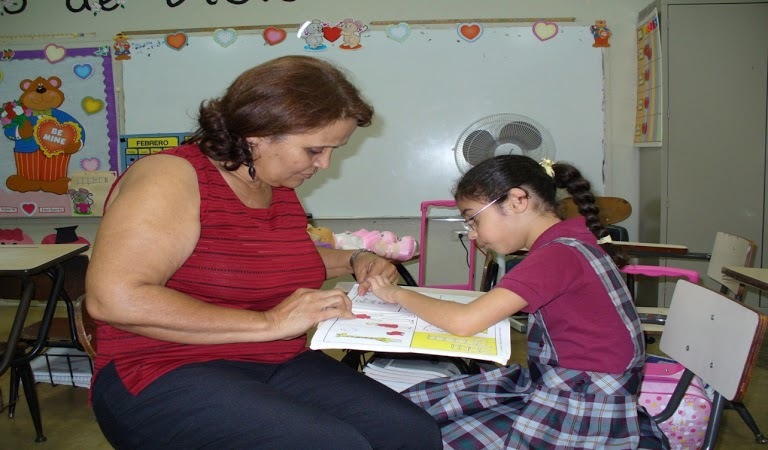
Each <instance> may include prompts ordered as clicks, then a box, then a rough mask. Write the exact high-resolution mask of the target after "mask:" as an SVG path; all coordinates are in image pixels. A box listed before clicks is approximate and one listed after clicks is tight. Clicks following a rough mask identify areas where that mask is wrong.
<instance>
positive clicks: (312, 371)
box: [92, 351, 442, 450]
mask: <svg viewBox="0 0 768 450" xmlns="http://www.w3.org/2000/svg"><path fill="white" fill-rule="evenodd" d="M92 399H93V410H94V412H95V414H96V418H97V420H98V422H99V426H100V427H101V430H102V432H103V433H104V435H105V436H106V438H107V440H109V442H110V444H112V445H113V446H114V447H115V448H118V449H135V448H142V449H149V448H163V449H169V448H185V449H187V448H217V449H221V450H223V449H227V450H229V449H236V448H249V449H254V448H269V449H344V450H352V449H368V448H376V449H388V448H412V449H439V448H442V444H441V436H440V429H439V428H438V426H437V424H436V423H435V422H434V420H433V419H432V417H431V416H429V415H428V414H427V413H426V412H425V411H424V410H422V409H421V408H419V407H417V406H416V405H415V404H413V403H412V402H411V401H410V400H407V399H406V398H404V397H403V396H401V395H400V394H398V393H397V392H395V391H392V390H391V389H389V388H387V387H385V386H384V385H382V384H380V383H378V382H376V381H374V380H372V379H370V378H368V377H366V376H364V375H362V374H360V373H358V372H356V371H354V370H352V369H350V368H349V367H347V366H345V365H343V364H341V363H339V362H338V361H336V360H334V359H332V358H330V357H328V356H327V355H325V354H323V353H321V352H316V351H308V352H305V353H303V354H302V355H300V356H298V357H296V358H295V359H293V360H291V361H289V362H287V363H284V364H280V365H274V364H258V363H244V362H234V361H223V360H218V361H211V362H206V363H195V364H189V365H186V366H183V367H180V368H178V369H176V370H174V371H172V372H170V373H168V374H165V375H163V376H162V377H160V378H158V379H157V380H155V381H154V382H153V383H152V384H150V385H149V386H148V387H147V388H145V389H144V390H142V391H141V392H140V393H139V394H138V395H137V396H133V395H131V394H130V393H129V392H128V391H127V390H126V389H125V387H124V385H123V383H122V382H121V381H120V379H119V378H118V376H117V372H116V370H115V367H114V365H113V364H109V365H107V366H106V367H105V368H104V369H102V370H101V371H100V372H99V374H98V376H97V378H96V380H95V383H94V385H93V393H92Z"/></svg>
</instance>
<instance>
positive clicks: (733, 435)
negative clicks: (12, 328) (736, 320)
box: [0, 306, 768, 450]
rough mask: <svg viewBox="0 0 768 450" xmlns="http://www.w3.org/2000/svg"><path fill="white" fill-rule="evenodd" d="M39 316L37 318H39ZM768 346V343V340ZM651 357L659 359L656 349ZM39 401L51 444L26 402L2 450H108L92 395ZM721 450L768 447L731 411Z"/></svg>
mask: <svg viewBox="0 0 768 450" xmlns="http://www.w3.org/2000/svg"><path fill="white" fill-rule="evenodd" d="M36 309H38V308H33V311H32V312H31V314H30V321H34V320H36V318H37V317H39V315H38V314H39V311H36ZM14 312H15V309H14V308H12V307H9V306H0V336H4V337H5V336H7V332H8V331H7V330H8V328H9V325H10V321H11V320H12V317H13V314H14ZM36 315H37V316H36ZM512 338H513V342H512V346H513V349H514V351H513V355H512V360H513V361H524V359H525V336H524V335H522V334H520V333H517V332H514V331H513V333H512ZM766 341H768V340H766ZM649 352H653V353H658V348H657V347H655V346H654V345H652V346H650V347H649ZM759 364H760V367H757V368H756V370H755V373H754V374H753V377H752V381H751V384H750V387H749V391H748V393H747V398H746V401H745V403H746V404H747V406H748V407H749V409H750V411H751V412H752V415H753V416H754V417H755V419H756V420H757V422H758V424H760V425H761V426H762V430H763V432H764V433H766V434H768V342H766V343H764V345H763V350H762V352H761V354H760V362H759ZM8 383H9V377H8V374H7V373H6V374H5V375H3V376H2V377H0V390H2V393H3V396H4V397H3V398H4V400H6V401H7V396H8ZM37 390H38V396H39V398H40V404H41V409H42V415H43V429H44V432H45V435H46V437H47V438H48V440H47V442H45V443H35V442H34V437H35V434H34V428H33V426H32V421H31V419H30V417H29V411H28V409H27V405H26V403H25V402H24V401H21V402H20V403H19V405H18V407H17V409H16V415H15V417H14V418H12V419H9V418H8V416H7V413H6V412H2V413H0V449H43V448H45V449H51V450H53V449H62V450H65V449H66V450H69V449H89V450H90V449H108V448H110V446H109V444H108V443H107V442H106V440H105V439H104V437H103V436H102V434H101V432H100V431H99V427H98V425H97V424H96V420H95V419H94V417H93V413H92V411H91V409H90V408H89V407H88V403H87V398H88V391H87V390H86V389H83V388H73V387H71V386H62V385H60V386H57V387H52V386H51V385H50V384H42V383H41V384H38V387H37ZM717 448H722V449H729V450H731V449H745V450H747V449H754V450H768V445H759V444H757V443H755V440H754V437H753V435H752V434H751V432H750V431H749V429H748V428H747V427H746V425H744V423H743V422H742V421H741V419H740V418H739V417H738V414H737V413H736V412H735V411H726V412H725V414H724V419H723V423H722V426H721V429H720V437H719V440H718V442H717Z"/></svg>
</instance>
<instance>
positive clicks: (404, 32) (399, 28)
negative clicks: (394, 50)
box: [386, 22, 411, 44]
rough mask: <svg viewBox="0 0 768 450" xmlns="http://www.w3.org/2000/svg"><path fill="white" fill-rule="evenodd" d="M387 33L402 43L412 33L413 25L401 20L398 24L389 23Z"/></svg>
mask: <svg viewBox="0 0 768 450" xmlns="http://www.w3.org/2000/svg"><path fill="white" fill-rule="evenodd" d="M386 34H387V37H388V38H390V39H392V40H393V41H396V42H399V43H401V44H402V43H403V42H405V40H406V39H408V36H410V35H411V26H410V25H408V24H407V23H405V22H400V23H398V24H397V25H388V26H387V29H386Z"/></svg>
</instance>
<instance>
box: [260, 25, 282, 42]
mask: <svg viewBox="0 0 768 450" xmlns="http://www.w3.org/2000/svg"><path fill="white" fill-rule="evenodd" d="M285 36H286V33H285V30H283V29H282V28H275V27H267V28H266V29H265V30H264V40H265V41H266V42H267V44H269V45H277V44H279V43H281V42H283V41H284V40H285Z"/></svg>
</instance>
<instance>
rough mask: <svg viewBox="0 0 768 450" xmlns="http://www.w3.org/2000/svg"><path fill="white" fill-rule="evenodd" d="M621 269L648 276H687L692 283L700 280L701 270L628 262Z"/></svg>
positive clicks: (625, 271) (629, 272) (627, 272)
mask: <svg viewBox="0 0 768 450" xmlns="http://www.w3.org/2000/svg"><path fill="white" fill-rule="evenodd" d="M621 271H622V272H624V273H626V274H630V275H645V276H648V277H676V278H685V279H687V280H688V281H690V282H691V283H698V282H699V272H696V271H695V270H689V269H682V268H679V267H666V266H649V265H643V264H631V265H630V264H628V265H626V266H624V267H622V268H621Z"/></svg>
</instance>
